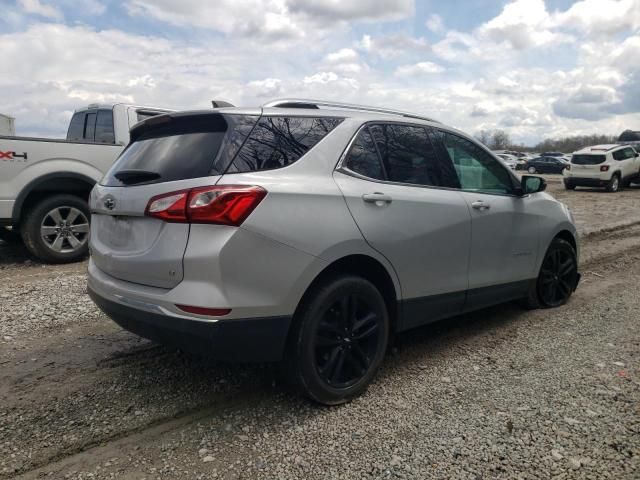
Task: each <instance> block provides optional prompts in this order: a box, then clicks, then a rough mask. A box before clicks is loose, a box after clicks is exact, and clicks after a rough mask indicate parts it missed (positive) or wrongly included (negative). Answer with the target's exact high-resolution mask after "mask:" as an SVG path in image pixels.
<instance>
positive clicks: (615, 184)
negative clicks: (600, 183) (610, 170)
mask: <svg viewBox="0 0 640 480" xmlns="http://www.w3.org/2000/svg"><path fill="white" fill-rule="evenodd" d="M606 188H607V192H617V191H618V190H620V175H618V174H617V173H614V174H613V176H612V177H611V180H609V183H607V187H606Z"/></svg>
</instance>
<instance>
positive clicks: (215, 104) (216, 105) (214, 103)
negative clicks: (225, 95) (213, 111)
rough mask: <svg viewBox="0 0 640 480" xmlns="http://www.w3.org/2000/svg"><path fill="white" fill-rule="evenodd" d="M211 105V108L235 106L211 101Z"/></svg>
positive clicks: (219, 101)
mask: <svg viewBox="0 0 640 480" xmlns="http://www.w3.org/2000/svg"><path fill="white" fill-rule="evenodd" d="M211 105H213V108H224V107H235V105H233V104H231V103H229V102H225V101H224V100H211Z"/></svg>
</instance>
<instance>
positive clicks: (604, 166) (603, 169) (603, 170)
mask: <svg viewBox="0 0 640 480" xmlns="http://www.w3.org/2000/svg"><path fill="white" fill-rule="evenodd" d="M600 171H601V172H608V171H609V165H602V166H601V167H600Z"/></svg>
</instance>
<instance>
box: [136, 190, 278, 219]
mask: <svg viewBox="0 0 640 480" xmlns="http://www.w3.org/2000/svg"><path fill="white" fill-rule="evenodd" d="M266 195H267V191H266V190H265V189H264V188H262V187H257V186H252V185H220V186H213V187H211V186H210V187H197V188H192V189H191V190H183V191H179V192H171V193H167V194H164V195H159V196H157V197H153V198H152V199H151V200H150V201H149V204H148V205H147V209H146V211H145V214H146V215H149V216H151V217H156V218H160V219H162V220H164V221H167V222H181V223H211V224H216V225H232V226H239V225H241V224H242V222H244V221H245V220H246V218H247V217H248V216H249V215H250V214H251V212H253V210H254V209H255V208H256V207H257V206H258V204H259V203H260V202H261V201H262V199H263V198H264V197H265V196H266Z"/></svg>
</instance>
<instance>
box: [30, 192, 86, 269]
mask: <svg viewBox="0 0 640 480" xmlns="http://www.w3.org/2000/svg"><path fill="white" fill-rule="evenodd" d="M89 218H90V214H89V206H88V205H87V202H86V201H84V200H83V199H82V198H80V197H76V196H74V195H64V194H61V195H52V196H51V197H48V198H45V199H44V200H42V201H40V202H39V203H37V204H36V205H35V206H34V207H32V208H31V209H30V210H29V211H28V212H27V213H26V215H25V218H24V221H23V223H22V228H21V234H22V240H23V241H24V244H25V246H26V247H27V250H29V252H30V253H31V254H32V255H33V256H35V257H37V258H39V259H40V260H43V261H45V262H47V263H69V262H77V261H79V260H82V259H83V258H84V257H86V255H87V252H88V250H89V245H88V242H89Z"/></svg>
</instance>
